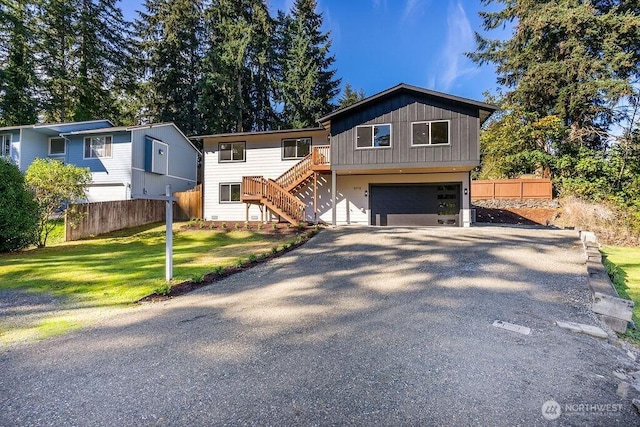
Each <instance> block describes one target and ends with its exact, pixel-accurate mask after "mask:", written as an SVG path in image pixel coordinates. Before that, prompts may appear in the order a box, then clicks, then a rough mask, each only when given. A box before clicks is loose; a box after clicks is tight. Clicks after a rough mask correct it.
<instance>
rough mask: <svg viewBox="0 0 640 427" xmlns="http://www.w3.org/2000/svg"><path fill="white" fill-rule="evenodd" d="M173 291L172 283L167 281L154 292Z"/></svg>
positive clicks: (164, 293) (166, 292)
mask: <svg viewBox="0 0 640 427" xmlns="http://www.w3.org/2000/svg"><path fill="white" fill-rule="evenodd" d="M170 292H171V285H170V284H168V283H166V284H164V285H162V286H158V287H157V288H156V289H155V290H154V293H155V294H156V295H169V293H170Z"/></svg>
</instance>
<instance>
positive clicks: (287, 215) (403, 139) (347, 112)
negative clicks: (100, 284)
mask: <svg viewBox="0 0 640 427" xmlns="http://www.w3.org/2000/svg"><path fill="white" fill-rule="evenodd" d="M495 110H496V107H494V106H492V105H489V104H485V103H482V102H477V101H473V100H470V99H465V98H460V97H456V96H452V95H447V94H443V93H439V92H434V91H431V90H427V89H422V88H418V87H415V86H409V85H406V84H400V85H398V86H395V87H393V88H391V89H388V90H386V91H383V92H380V93H378V94H376V95H373V96H371V97H369V98H366V99H364V100H362V101H360V102H358V103H356V104H354V105H352V106H350V107H347V108H343V109H340V110H337V111H335V112H333V113H331V114H329V115H327V116H325V117H322V118H320V119H319V120H318V122H319V123H320V124H321V126H322V127H320V128H313V129H300V130H286V131H275V132H254V133H237V134H224V135H207V136H202V137H199V138H200V139H202V141H203V147H204V148H203V153H204V217H205V219H218V220H228V221H229V220H230V221H245V220H247V221H251V220H267V219H272V217H273V214H276V215H277V216H279V217H281V218H283V219H285V220H287V221H289V222H291V223H293V224H297V223H299V222H303V221H323V222H327V223H332V224H366V225H420V226H424V225H444V226H469V225H470V224H471V201H470V183H471V179H470V174H471V170H472V169H473V168H475V167H476V166H478V165H479V164H480V146H479V131H480V125H481V124H482V123H483V122H484V121H485V120H486V119H487V118H488V117H489V116H490V115H491V114H492V113H493V112H494V111H495ZM267 214H268V216H267Z"/></svg>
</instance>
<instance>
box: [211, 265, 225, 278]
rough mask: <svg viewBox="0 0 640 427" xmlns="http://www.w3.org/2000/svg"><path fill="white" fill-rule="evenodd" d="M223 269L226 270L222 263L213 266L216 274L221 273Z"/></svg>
mask: <svg viewBox="0 0 640 427" xmlns="http://www.w3.org/2000/svg"><path fill="white" fill-rule="evenodd" d="M223 271H224V267H222V266H221V265H217V266H215V267H213V274H215V275H216V276H219V275H221V274H222V272H223Z"/></svg>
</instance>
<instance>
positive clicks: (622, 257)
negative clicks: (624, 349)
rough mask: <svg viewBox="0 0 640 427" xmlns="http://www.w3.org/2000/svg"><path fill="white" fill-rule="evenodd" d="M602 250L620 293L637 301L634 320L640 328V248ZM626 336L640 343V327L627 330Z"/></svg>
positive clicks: (612, 247) (606, 248)
mask: <svg viewBox="0 0 640 427" xmlns="http://www.w3.org/2000/svg"><path fill="white" fill-rule="evenodd" d="M601 252H602V254H603V255H604V257H605V258H604V263H605V266H606V267H607V270H608V271H609V275H610V276H612V278H613V283H614V285H615V287H616V290H617V291H618V294H619V295H620V297H622V298H626V299H630V300H632V301H633V302H634V303H635V306H634V308H633V322H634V323H635V324H636V327H637V328H640V248H623V247H615V246H607V247H604V248H602V249H601ZM625 336H626V337H627V338H629V340H630V341H632V342H633V343H635V344H638V345H640V329H636V330H635V331H632V330H627V333H626V334H625Z"/></svg>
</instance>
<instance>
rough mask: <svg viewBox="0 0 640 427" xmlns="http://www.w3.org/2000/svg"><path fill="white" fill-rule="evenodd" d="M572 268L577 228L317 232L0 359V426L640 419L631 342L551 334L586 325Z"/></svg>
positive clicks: (582, 275) (576, 265) (580, 284)
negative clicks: (217, 276)
mask: <svg viewBox="0 0 640 427" xmlns="http://www.w3.org/2000/svg"><path fill="white" fill-rule="evenodd" d="M584 261H585V259H584V254H583V252H582V248H581V245H580V242H579V241H578V239H577V235H576V233H575V232H571V231H557V230H540V229H516V228H503V227H480V228H472V229H407V228H402V229H394V228H391V229H372V228H338V229H333V230H326V231H323V232H322V233H320V234H319V235H318V236H317V237H315V238H314V239H312V241H310V242H309V243H308V244H306V245H305V246H303V247H302V248H300V249H298V250H296V251H293V252H291V253H289V254H288V255H285V256H283V257H281V258H278V259H276V260H273V261H272V262H269V263H266V264H263V265H260V266H258V267H256V268H254V269H251V270H248V271H245V272H243V273H241V274H238V275H235V276H232V277H230V278H227V279H225V280H224V281H222V282H219V283H217V284H214V285H212V286H209V287H206V288H203V289H201V290H200V291H198V292H195V293H192V294H189V295H186V296H183V297H180V298H177V299H174V300H171V301H168V302H166V303H158V304H149V305H145V306H142V307H138V308H134V309H132V310H130V311H129V312H127V313H126V314H125V315H119V316H117V317H114V318H110V319H108V320H107V321H105V322H103V323H102V324H101V325H100V326H99V327H93V328H91V329H86V330H83V331H79V332H76V333H72V334H70V335H67V336H65V337H61V338H56V339H51V340H48V341H44V342H40V343H37V344H32V345H28V346H24V347H17V348H15V349H13V350H11V351H8V352H5V353H3V354H0V370H1V372H2V376H1V377H0V408H2V410H1V411H0V425H12V426H14V425H77V426H85V425H86V426H100V425H106V426H112V425H113V426H125V425H180V426H187V425H188V426H199V425H202V426H205V425H223V424H228V425H238V424H242V425H246V424H249V425H253V424H256V425H327V424H354V425H372V424H381V425H527V426H529V425H611V426H613V425H626V426H630V425H638V423H640V417H639V416H638V414H637V413H636V412H635V409H634V408H633V407H632V405H631V399H632V398H633V397H635V396H634V395H633V394H632V391H633V392H635V390H633V389H632V390H631V391H629V392H628V393H626V394H623V393H620V394H618V393H616V391H617V389H618V385H619V383H620V379H619V378H618V377H616V376H615V375H614V371H616V370H618V371H623V372H630V371H633V370H639V369H640V368H639V367H638V366H637V364H635V362H633V361H632V359H631V358H630V357H629V356H628V355H627V352H626V350H623V349H620V348H618V347H616V346H614V345H612V344H609V343H608V342H607V340H603V339H598V338H594V337H591V336H588V335H582V334H576V333H572V332H570V331H568V330H565V329H560V328H558V327H557V326H556V325H555V324H554V322H555V321H557V320H564V321H571V322H578V323H585V324H592V325H595V324H596V321H595V319H594V318H593V317H592V315H591V314H590V311H589V310H588V307H587V302H588V291H587V289H586V286H587V285H586V270H585V265H584ZM496 320H500V321H503V322H510V323H513V324H517V325H520V326H525V327H528V328H530V329H531V333H530V334H528V335H524V334H521V333H518V332H513V331H510V330H506V329H501V328H497V327H494V326H493V323H494V321H496ZM621 395H624V396H623V397H621ZM551 400H553V401H556V402H558V403H559V406H560V412H561V413H558V412H557V411H556V412H554V411H553V408H552V409H551V411H547V414H546V415H547V418H553V417H555V416H556V415H559V417H558V418H557V419H556V420H554V421H549V420H548V419H547V418H545V417H543V413H542V406H543V403H544V402H547V401H551ZM594 404H598V405H601V406H597V407H595V406H584V405H594ZM578 405H583V406H578ZM548 407H549V404H547V408H548ZM594 408H596V409H597V410H596V409H594Z"/></svg>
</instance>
